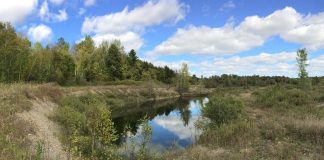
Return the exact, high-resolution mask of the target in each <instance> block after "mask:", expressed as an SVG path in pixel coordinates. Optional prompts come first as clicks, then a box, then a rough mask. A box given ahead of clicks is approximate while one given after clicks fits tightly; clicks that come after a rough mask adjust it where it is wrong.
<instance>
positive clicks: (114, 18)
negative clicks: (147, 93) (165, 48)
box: [82, 0, 187, 49]
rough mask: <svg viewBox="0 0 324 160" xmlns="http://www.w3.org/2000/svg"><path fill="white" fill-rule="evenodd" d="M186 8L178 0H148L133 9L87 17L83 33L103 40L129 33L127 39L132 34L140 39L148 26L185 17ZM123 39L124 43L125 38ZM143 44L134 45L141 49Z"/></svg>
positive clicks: (173, 21) (140, 42) (83, 25)
mask: <svg viewBox="0 0 324 160" xmlns="http://www.w3.org/2000/svg"><path fill="white" fill-rule="evenodd" d="M186 9H187V6H186V5H185V4H183V3H179V2H178V0H159V1H148V2H147V3H145V4H143V5H142V6H139V7H136V8H134V9H133V10H129V9H128V7H126V8H124V9H123V10H122V11H121V12H117V13H111V14H107V15H104V16H95V17H86V18H85V20H84V22H83V24H82V33H83V34H94V37H104V38H100V39H102V40H111V39H110V38H119V37H124V36H125V35H128V36H126V37H128V38H125V39H129V36H130V37H133V38H132V39H134V40H135V39H136V40H140V38H139V35H141V33H142V32H143V31H144V30H145V28H146V27H148V26H152V25H159V24H161V23H163V22H170V23H176V22H178V21H179V20H182V19H184V17H185V13H186ZM130 33H132V34H130ZM107 35H108V36H107ZM135 37H136V38H135ZM105 38H109V39H105ZM121 41H122V43H124V42H123V40H121ZM142 44H143V42H142V41H137V42H135V44H134V45H133V46H136V47H137V48H134V49H139V48H140V47H141V45H142Z"/></svg>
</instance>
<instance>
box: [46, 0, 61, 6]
mask: <svg viewBox="0 0 324 160" xmlns="http://www.w3.org/2000/svg"><path fill="white" fill-rule="evenodd" d="M49 1H50V2H51V3H52V4H54V5H61V4H62V3H63V2H64V0H49Z"/></svg>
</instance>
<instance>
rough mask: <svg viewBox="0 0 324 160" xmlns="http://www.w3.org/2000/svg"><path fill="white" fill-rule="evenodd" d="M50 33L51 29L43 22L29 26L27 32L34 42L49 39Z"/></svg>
mask: <svg viewBox="0 0 324 160" xmlns="http://www.w3.org/2000/svg"><path fill="white" fill-rule="evenodd" d="M52 34H53V33H52V29H51V28H50V27H48V26H46V25H44V24H40V25H38V26H33V27H30V28H29V29H28V33H27V35H28V37H30V38H31V39H32V40H33V41H34V42H42V41H50V40H51V37H52Z"/></svg>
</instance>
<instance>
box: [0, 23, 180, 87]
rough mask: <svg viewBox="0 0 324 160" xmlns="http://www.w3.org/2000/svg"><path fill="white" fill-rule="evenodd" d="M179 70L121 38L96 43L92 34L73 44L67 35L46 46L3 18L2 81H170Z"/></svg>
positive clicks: (0, 39) (0, 34)
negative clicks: (162, 64) (159, 64)
mask: <svg viewBox="0 0 324 160" xmlns="http://www.w3.org/2000/svg"><path fill="white" fill-rule="evenodd" d="M175 76H176V73H175V71H173V70H172V69H170V68H169V67H167V66H165V67H157V66H154V65H153V64H152V63H149V62H146V61H142V60H140V59H139V58H138V56H137V54H136V52H135V50H131V51H130V52H128V53H126V52H125V50H124V48H123V46H122V44H121V43H120V41H117V40H116V41H113V42H111V43H108V42H102V43H101V44H100V45H99V46H96V45H95V44H94V41H93V39H92V38H91V37H90V36H86V37H85V39H84V40H82V41H81V42H79V43H77V44H75V45H73V46H72V47H70V44H69V43H67V42H66V41H65V40H64V39H63V38H59V39H58V41H57V42H56V43H55V44H51V45H47V46H46V47H43V46H42V45H41V43H39V42H36V43H35V44H34V45H32V43H31V42H30V41H29V40H28V39H27V38H26V37H24V36H23V35H21V34H18V33H16V31H15V29H14V27H13V26H12V25H11V24H9V23H2V22H0V82H4V83H11V82H21V81H26V82H37V83H44V82H57V83H59V84H61V85H66V84H82V83H87V82H90V83H91V82H102V81H118V80H134V81H140V80H143V81H145V80H148V79H153V80H158V81H161V82H163V83H167V84H170V83H172V81H173V79H174V78H175Z"/></svg>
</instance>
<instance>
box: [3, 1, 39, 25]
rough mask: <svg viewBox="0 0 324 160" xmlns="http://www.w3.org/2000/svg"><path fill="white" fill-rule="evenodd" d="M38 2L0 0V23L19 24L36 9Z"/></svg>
mask: <svg viewBox="0 0 324 160" xmlns="http://www.w3.org/2000/svg"><path fill="white" fill-rule="evenodd" d="M37 3H38V0H24V1H23V2H22V1H20V0H0V4H1V5H0V21H7V22H11V23H14V24H15V23H21V22H22V21H24V20H25V18H26V17H27V16H28V15H30V14H31V13H32V12H33V11H34V10H35V9H36V7H37Z"/></svg>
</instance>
